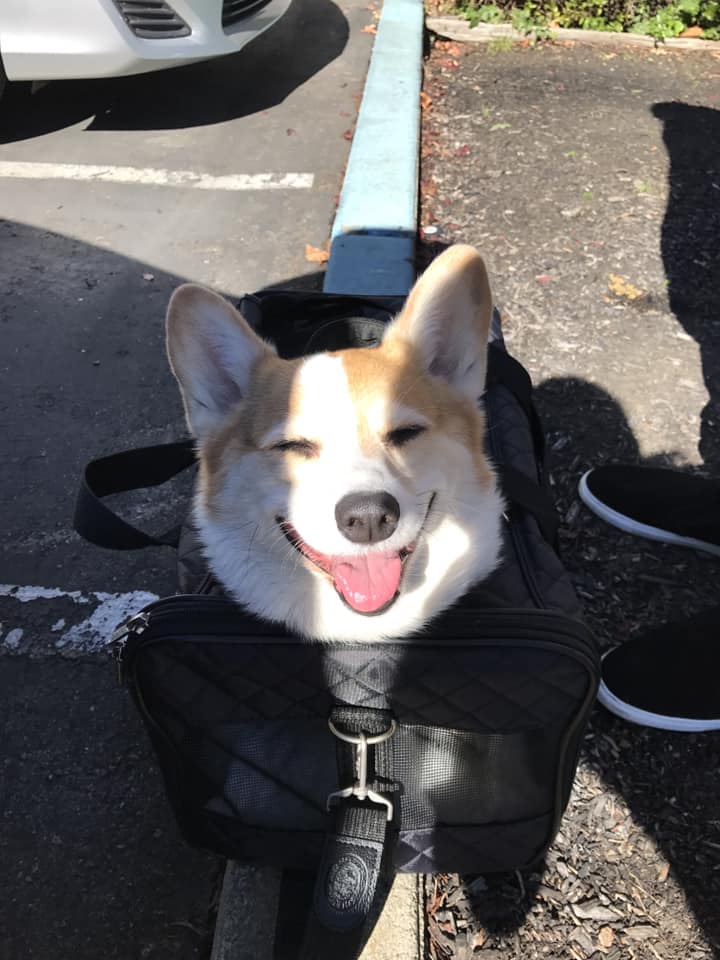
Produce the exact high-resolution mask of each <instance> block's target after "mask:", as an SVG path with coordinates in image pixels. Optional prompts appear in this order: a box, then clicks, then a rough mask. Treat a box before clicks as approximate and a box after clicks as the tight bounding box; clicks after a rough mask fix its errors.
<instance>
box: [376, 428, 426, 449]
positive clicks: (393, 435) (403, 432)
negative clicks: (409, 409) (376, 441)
mask: <svg viewBox="0 0 720 960" xmlns="http://www.w3.org/2000/svg"><path fill="white" fill-rule="evenodd" d="M426 430H427V427H425V426H422V425H421V424H419V423H412V424H408V426H406V427H396V428H395V429H394V430H390V431H389V433H386V434H385V443H386V444H387V445H388V446H389V447H404V446H405V444H406V443H409V442H410V441H411V440H414V439H415V437H419V436H420V434H421V433H425V431H426Z"/></svg>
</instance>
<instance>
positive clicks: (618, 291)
mask: <svg viewBox="0 0 720 960" xmlns="http://www.w3.org/2000/svg"><path fill="white" fill-rule="evenodd" d="M608 280H609V281H610V282H609V283H608V288H609V290H610V292H611V293H614V294H615V296H616V297H625V299H626V300H637V299H638V298H639V297H641V296H642V295H643V294H642V290H638V288H637V287H634V286H633V285H632V284H631V283H630V282H629V281H627V280H623V278H622V277H618V276H617V274H614V273H611V274H610V275H609V277H608Z"/></svg>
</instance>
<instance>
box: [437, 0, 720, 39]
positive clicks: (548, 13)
mask: <svg viewBox="0 0 720 960" xmlns="http://www.w3.org/2000/svg"><path fill="white" fill-rule="evenodd" d="M453 2H454V4H455V10H456V11H457V12H459V13H461V14H462V15H463V16H464V17H466V19H468V20H469V21H470V23H472V24H473V25H474V24H477V23H512V24H513V25H514V26H515V27H517V28H518V29H520V30H521V31H522V32H523V33H527V34H534V35H535V36H536V37H543V36H547V35H548V31H549V29H550V28H551V27H552V26H556V27H581V28H582V29H585V30H611V31H615V32H618V33H620V32H629V33H645V34H649V35H650V36H652V37H656V38H657V39H660V40H664V39H667V38H669V37H677V36H680V34H682V33H684V32H685V31H686V30H688V29H690V28H695V29H694V30H693V31H692V33H693V34H694V35H696V36H702V37H703V38H704V39H706V40H720V0H497V2H494V3H484V2H482V0H453Z"/></svg>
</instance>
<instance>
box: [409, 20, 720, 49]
mask: <svg viewBox="0 0 720 960" xmlns="http://www.w3.org/2000/svg"><path fill="white" fill-rule="evenodd" d="M426 23H427V28H428V30H432V32H433V33H436V34H438V36H440V37H444V38H445V39H447V40H455V41H457V42H458V43H490V42H491V41H492V40H527V39H528V37H527V35H526V34H524V33H521V32H520V31H519V30H515V28H514V27H512V26H511V25H510V24H509V23H479V24H478V25H477V26H476V27H471V26H470V24H469V23H468V22H467V20H463V19H462V17H428V18H427V20H426ZM550 39H551V40H561V41H562V40H572V41H575V42H577V43H593V44H598V45H600V46H626V47H656V48H657V49H658V50H696V51H697V50H704V51H705V52H708V53H709V52H717V51H718V50H720V43H718V41H716V40H699V39H697V38H695V37H674V38H673V39H671V40H655V39H654V37H648V36H644V35H643V34H639V33H610V32H609V31H607V30H575V29H570V28H569V27H557V28H556V29H554V30H551V31H550Z"/></svg>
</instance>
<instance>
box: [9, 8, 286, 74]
mask: <svg viewBox="0 0 720 960" xmlns="http://www.w3.org/2000/svg"><path fill="white" fill-rule="evenodd" d="M290 2H291V0H270V3H268V4H267V5H265V6H263V7H261V8H260V9H258V10H256V11H255V12H250V13H249V14H248V15H247V16H246V17H244V18H243V19H241V20H239V21H238V22H236V23H234V24H233V25H232V26H228V27H226V28H223V26H222V9H223V0H168V3H169V5H170V6H171V7H172V9H173V10H174V11H175V13H177V15H178V16H179V17H181V18H182V19H183V20H184V21H185V23H186V24H187V25H188V27H189V28H190V33H189V35H188V36H184V37H163V38H162V39H158V38H153V39H148V38H144V37H139V36H137V35H136V34H135V33H134V32H133V30H132V29H131V28H130V27H129V26H128V24H127V23H126V22H125V20H124V18H123V16H122V14H121V13H120V10H119V9H118V7H117V6H116V5H115V3H114V2H113V0H72V2H71V3H67V2H63V0H1V2H0V54H1V55H2V59H3V63H4V66H5V71H6V73H7V76H8V79H9V80H63V79H68V80H70V79H82V78H97V77H120V76H128V75H130V74H134V73H145V72H148V71H150V70H162V69H165V68H167V67H175V66H180V65H181V64H184V63H193V62H195V61H198V60H208V59H210V58H211V57H217V56H222V55H223V54H227V53H235V52H236V51H238V50H240V49H241V48H242V47H244V46H245V44H246V43H249V42H250V40H252V39H253V38H254V37H256V36H258V34H260V33H262V32H263V31H264V30H266V29H267V28H268V27H270V26H272V24H273V23H275V21H276V20H278V19H279V17H281V16H282V15H283V13H285V11H286V10H287V8H288V7H289V5H290Z"/></svg>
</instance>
